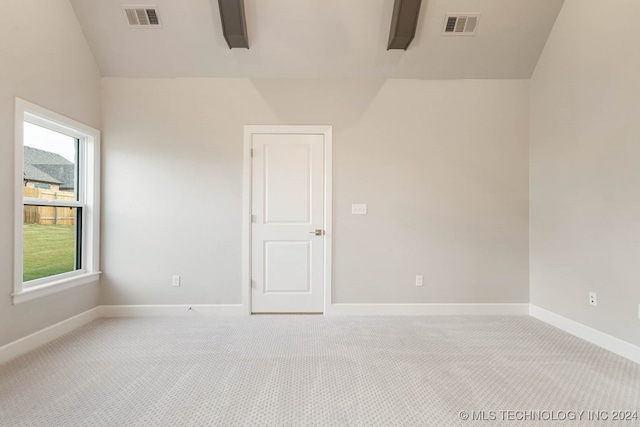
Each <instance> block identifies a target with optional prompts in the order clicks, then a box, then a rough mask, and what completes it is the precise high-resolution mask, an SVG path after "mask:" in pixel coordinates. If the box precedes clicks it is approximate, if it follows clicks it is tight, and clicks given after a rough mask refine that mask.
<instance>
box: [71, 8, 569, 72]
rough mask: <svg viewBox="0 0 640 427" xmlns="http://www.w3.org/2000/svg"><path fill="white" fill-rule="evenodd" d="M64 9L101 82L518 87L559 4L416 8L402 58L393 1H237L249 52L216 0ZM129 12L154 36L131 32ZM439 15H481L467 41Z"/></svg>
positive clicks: (545, 36) (138, 30)
mask: <svg viewBox="0 0 640 427" xmlns="http://www.w3.org/2000/svg"><path fill="white" fill-rule="evenodd" d="M70 1H71V4H72V5H73V8H74V9H75V12H76V15H77V17H78V20H79V22H80V24H81V26H82V29H83V31H84V34H85V36H86V38H87V41H88V43H89V45H90V47H91V49H92V51H93V54H94V56H95V58H96V61H97V63H98V66H99V67H100V70H101V72H102V75H103V76H108V77H249V78H308V77H320V78H322V77H327V78H369V77H372V78H419V79H521V78H522V79H527V78H530V77H531V74H532V72H533V70H534V68H535V65H536V62H537V60H538V57H539V56H540V53H541V52H542V49H543V47H544V44H545V43H546V40H547V37H548V35H549V32H550V31H551V28H552V27H553V24H554V22H555V20H556V17H557V15H558V13H559V11H560V8H561V7H562V4H563V1H564V0H423V1H422V8H421V11H420V17H419V20H418V28H417V31H416V36H415V39H414V40H413V42H412V43H411V45H410V46H409V48H408V49H407V50H406V51H403V50H387V41H388V38H389V26H390V22H391V14H392V11H393V3H394V1H393V0H245V10H246V19H247V29H248V34H249V44H250V49H248V50H247V49H233V50H230V49H229V48H228V46H227V43H226V42H225V40H224V37H223V35H222V28H221V22H220V15H219V9H218V2H217V0H179V1H177V0H152V1H150V2H149V1H147V2H145V1H144V0H143V1H140V0H133V1H131V0H129V1H127V0H70ZM128 4H131V5H141V4H143V5H144V4H147V5H155V6H157V7H158V11H159V14H160V20H161V22H162V28H161V29H136V28H130V27H129V26H128V23H127V20H126V16H125V13H124V12H123V8H122V6H123V5H128ZM447 13H480V14H481V17H480V21H479V23H478V27H477V30H476V34H475V35H474V36H443V35H442V30H443V26H444V22H445V16H446V14H447Z"/></svg>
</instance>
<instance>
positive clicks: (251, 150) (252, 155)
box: [251, 148, 253, 157]
mask: <svg viewBox="0 0 640 427" xmlns="http://www.w3.org/2000/svg"><path fill="white" fill-rule="evenodd" d="M251 157H253V148H252V149H251Z"/></svg>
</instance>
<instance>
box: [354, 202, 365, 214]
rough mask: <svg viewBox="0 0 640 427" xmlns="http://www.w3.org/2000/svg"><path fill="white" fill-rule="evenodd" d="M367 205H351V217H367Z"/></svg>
mask: <svg viewBox="0 0 640 427" xmlns="http://www.w3.org/2000/svg"><path fill="white" fill-rule="evenodd" d="M366 214H367V205H366V204H364V203H358V204H353V205H351V215H366Z"/></svg>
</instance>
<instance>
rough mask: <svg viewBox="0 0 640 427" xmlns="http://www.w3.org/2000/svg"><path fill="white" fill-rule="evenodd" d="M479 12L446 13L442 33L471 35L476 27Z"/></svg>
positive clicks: (446, 34) (447, 34)
mask: <svg viewBox="0 0 640 427" xmlns="http://www.w3.org/2000/svg"><path fill="white" fill-rule="evenodd" d="M479 20H480V14H479V13H466V14H463V15H462V14H447V18H446V19H445V20H444V29H443V30H442V35H445V36H472V35H474V34H475V33H476V28H478V21H479Z"/></svg>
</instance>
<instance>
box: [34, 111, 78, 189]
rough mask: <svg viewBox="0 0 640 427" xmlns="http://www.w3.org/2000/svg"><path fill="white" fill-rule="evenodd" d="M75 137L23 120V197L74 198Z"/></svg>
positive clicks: (76, 152) (76, 173)
mask: <svg viewBox="0 0 640 427" xmlns="http://www.w3.org/2000/svg"><path fill="white" fill-rule="evenodd" d="M77 159H78V140H77V139H76V138H73V137H71V136H68V135H64V134H61V133H58V132H55V131H53V130H51V129H47V128H44V127H41V126H38V125H35V124H32V123H29V122H25V123H24V165H23V166H24V170H23V175H24V187H25V190H24V196H25V197H33V198H40V199H64V200H66V199H68V200H78V191H77V187H78V185H77V182H78V164H77V163H78V160H77Z"/></svg>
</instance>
